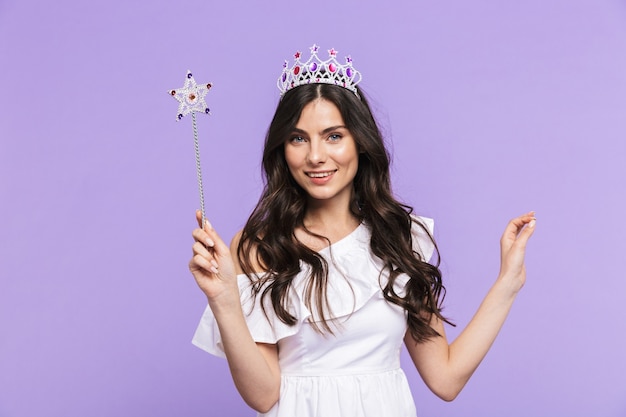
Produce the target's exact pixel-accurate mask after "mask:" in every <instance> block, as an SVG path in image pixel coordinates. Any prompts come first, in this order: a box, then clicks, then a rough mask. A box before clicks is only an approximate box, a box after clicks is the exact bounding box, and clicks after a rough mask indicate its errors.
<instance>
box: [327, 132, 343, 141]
mask: <svg viewBox="0 0 626 417" xmlns="http://www.w3.org/2000/svg"><path fill="white" fill-rule="evenodd" d="M341 138H342V136H341V135H340V134H339V133H333V134H332V135H330V136H328V140H330V141H331V142H337V141H338V140H340V139H341Z"/></svg>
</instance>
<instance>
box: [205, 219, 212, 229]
mask: <svg viewBox="0 0 626 417" xmlns="http://www.w3.org/2000/svg"><path fill="white" fill-rule="evenodd" d="M204 225H205V226H209V229H213V225H212V224H211V222H210V221H209V219H207V218H205V219H204Z"/></svg>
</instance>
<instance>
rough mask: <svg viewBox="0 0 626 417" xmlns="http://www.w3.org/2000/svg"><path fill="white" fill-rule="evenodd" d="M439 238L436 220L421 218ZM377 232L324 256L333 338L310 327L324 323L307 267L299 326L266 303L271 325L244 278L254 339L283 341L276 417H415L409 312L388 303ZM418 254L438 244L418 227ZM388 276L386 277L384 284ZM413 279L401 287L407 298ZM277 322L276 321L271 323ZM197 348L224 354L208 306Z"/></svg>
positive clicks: (296, 290) (295, 293)
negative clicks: (405, 358) (309, 297)
mask: <svg viewBox="0 0 626 417" xmlns="http://www.w3.org/2000/svg"><path fill="white" fill-rule="evenodd" d="M419 219H420V220H421V222H422V224H424V225H425V226H426V227H427V228H428V229H429V230H430V231H431V233H432V226H433V222H432V220H431V219H426V218H419ZM370 236H371V233H370V230H369V228H368V227H367V226H366V225H365V224H361V225H360V226H358V227H357V228H356V229H355V230H354V231H353V232H352V233H351V234H349V235H348V236H346V237H345V238H343V239H342V240H340V241H338V242H336V243H334V244H333V245H331V246H330V247H328V248H325V249H323V250H321V251H320V252H319V253H320V254H321V255H322V256H324V257H325V259H326V260H327V261H328V264H329V274H328V275H329V287H328V300H329V305H330V308H331V310H332V317H334V319H333V320H332V324H331V326H333V332H334V335H329V334H325V335H322V334H320V333H318V332H316V331H315V330H314V329H313V327H312V326H311V324H310V322H311V321H316V320H319V317H317V313H316V312H311V311H309V309H307V308H306V307H305V305H304V302H303V301H302V300H303V296H302V294H303V291H304V284H305V279H306V276H307V273H308V267H307V266H304V265H303V269H302V272H301V273H300V274H298V275H297V276H296V277H295V278H294V281H293V284H294V285H293V286H292V291H291V297H290V301H291V303H290V306H289V311H290V313H291V314H292V315H294V316H295V317H296V318H297V319H298V323H297V324H296V325H294V326H288V325H286V324H284V323H282V322H281V321H280V320H279V319H278V318H277V317H276V316H275V315H274V313H273V310H272V308H271V305H270V304H269V303H267V301H266V303H267V304H266V306H267V308H266V311H267V313H268V316H269V321H268V319H267V318H266V317H265V315H264V314H263V311H262V310H261V307H260V301H259V298H260V297H257V300H256V302H253V301H252V298H251V297H250V281H249V279H248V278H247V277H246V276H245V275H240V276H239V277H238V278H239V288H240V290H241V299H242V305H243V307H244V313H250V314H249V315H247V316H246V321H247V324H248V327H249V329H250V332H251V334H252V337H253V339H254V340H255V341H257V342H262V343H278V359H279V364H280V369H281V388H280V398H279V400H278V402H277V403H276V405H275V406H274V407H273V408H272V409H271V410H270V411H268V412H267V413H265V414H259V416H267V417H269V416H271V417H339V416H354V417H415V415H416V411H415V404H414V402H413V397H412V395H411V391H410V389H409V385H408V383H407V380H406V377H405V375H404V372H403V371H402V369H400V348H401V345H402V341H403V338H404V335H405V333H406V331H407V324H406V316H405V312H404V311H403V310H402V309H401V308H400V307H398V306H396V305H395V304H391V303H389V302H387V301H386V300H385V299H384V298H383V294H382V290H381V285H380V284H379V273H380V270H381V269H382V261H381V260H380V259H379V258H378V257H376V256H374V255H373V254H372V253H371V250H370V247H369V241H370ZM413 241H414V249H415V250H417V251H418V252H420V253H421V254H422V255H423V258H424V259H426V260H428V259H430V257H431V255H432V253H433V250H434V247H433V245H432V243H431V241H430V239H429V238H428V236H427V235H426V234H425V233H424V232H423V231H422V230H421V229H420V228H419V227H416V226H414V227H413ZM387 279H388V277H387V275H386V274H384V275H383V276H382V277H381V281H383V282H382V283H383V284H385V282H386V280H387ZM406 279H407V277H406V275H404V276H400V277H398V279H397V280H396V285H395V286H394V288H395V289H396V291H397V293H398V294H400V295H402V294H403V285H404V283H406ZM270 322H271V324H270ZM192 343H193V344H194V345H196V346H198V347H199V348H201V349H203V350H205V351H207V352H209V353H211V354H214V355H218V356H222V357H223V356H224V351H223V347H222V344H221V338H220V335H219V330H218V328H217V324H216V323H215V319H214V317H213V314H212V312H211V309H210V308H208V307H207V308H206V310H205V312H204V314H203V316H202V319H201V321H200V324H199V326H198V328H197V330H196V333H195V335H194V338H193V341H192Z"/></svg>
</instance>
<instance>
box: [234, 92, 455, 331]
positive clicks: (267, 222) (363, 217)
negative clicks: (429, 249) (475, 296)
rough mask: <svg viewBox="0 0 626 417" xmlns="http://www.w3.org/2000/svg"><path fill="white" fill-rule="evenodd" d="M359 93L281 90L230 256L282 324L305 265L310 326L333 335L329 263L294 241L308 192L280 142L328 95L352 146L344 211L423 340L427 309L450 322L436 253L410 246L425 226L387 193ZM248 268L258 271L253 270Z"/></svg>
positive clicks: (374, 132)
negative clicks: (403, 280) (258, 180)
mask: <svg viewBox="0 0 626 417" xmlns="http://www.w3.org/2000/svg"><path fill="white" fill-rule="evenodd" d="M359 96H360V97H357V96H356V95H355V94H354V93H352V92H350V91H349V90H347V89H345V88H342V87H339V86H335V85H329V84H308V85H302V86H299V87H296V88H294V89H292V90H289V91H288V92H287V93H285V95H284V96H283V97H282V99H281V100H280V102H279V103H278V106H277V109H276V113H275V114H274V118H273V120H272V122H271V124H270V126H269V129H268V132H267V135H266V137H265V147H264V151H263V175H264V180H265V186H264V189H263V192H262V195H261V198H260V199H259V202H258V203H257V205H256V207H255V209H254V211H253V212H252V214H251V215H250V218H249V219H248V221H247V223H246V225H245V226H244V228H243V230H242V234H241V238H240V241H239V246H238V248H237V254H238V257H239V261H240V264H241V267H242V269H243V271H244V273H246V274H247V275H248V277H250V279H251V280H252V283H253V294H254V296H255V297H257V296H260V297H261V306H262V308H263V309H264V311H265V308H266V307H265V306H266V302H265V297H269V300H271V305H272V308H273V309H274V311H275V312H276V315H277V316H278V318H279V319H280V320H281V321H282V322H284V323H286V324H288V325H295V324H296V322H297V319H296V318H295V317H294V316H293V315H292V314H291V313H290V312H289V292H290V288H291V285H292V281H293V278H294V277H295V276H296V275H297V274H298V273H299V272H300V262H301V261H302V262H303V263H305V264H308V265H309V266H310V270H311V276H310V277H309V278H308V281H307V282H306V286H305V291H304V303H305V305H306V306H307V308H308V309H309V310H310V311H315V312H316V313H317V316H318V317H321V318H322V320H321V322H320V323H321V326H318V325H317V324H316V323H311V324H312V325H313V326H314V327H315V328H316V329H317V330H318V331H320V332H324V331H327V332H329V333H333V331H332V329H331V326H329V322H328V319H329V314H331V313H332V312H330V311H329V310H330V309H329V306H328V300H327V297H326V288H327V282H328V264H327V262H326V261H325V259H324V258H323V257H322V256H321V255H320V254H319V253H317V252H316V251H314V250H312V249H310V248H308V247H307V246H305V245H304V244H302V242H300V241H299V240H298V239H297V238H296V235H295V230H296V229H297V228H302V229H304V230H305V231H307V229H306V228H305V227H304V223H303V219H304V215H305V212H306V209H307V194H306V192H305V191H304V190H303V189H302V188H301V187H300V186H299V185H298V184H297V183H296V181H295V180H294V179H293V177H292V176H291V174H290V172H289V168H288V166H287V163H286V160H285V151H284V147H285V142H286V141H287V140H288V138H289V137H290V135H291V134H292V132H293V129H294V128H295V126H296V124H297V122H298V120H299V118H300V114H301V112H302V109H303V108H304V107H305V106H306V105H307V104H309V103H310V102H312V101H314V100H316V99H324V100H327V101H329V102H331V103H333V104H335V106H337V108H338V109H339V112H340V113H341V116H342V118H343V121H344V124H345V126H346V128H347V129H348V130H349V131H350V133H351V134H352V136H353V138H354V140H355V142H356V144H357V149H358V150H359V165H358V171H357V173H356V176H355V178H354V192H353V199H352V202H351V205H350V211H351V212H352V214H353V215H354V216H355V217H356V218H357V219H358V220H359V221H361V222H364V223H365V224H367V226H368V227H369V228H370V230H371V232H372V237H371V240H370V247H371V250H372V252H373V253H374V254H375V255H376V256H377V257H379V258H380V259H381V260H382V261H383V262H384V265H385V269H386V270H387V271H388V272H389V280H388V281H387V283H386V284H385V285H384V287H383V288H382V291H383V294H384V297H385V299H386V300H387V301H388V302H390V303H393V304H396V305H398V306H400V307H402V308H403V309H404V310H406V312H407V322H408V327H409V330H410V332H411V334H412V335H413V337H414V338H415V339H416V340H418V341H423V340H426V339H428V338H431V337H434V336H436V335H438V333H437V332H436V331H435V330H434V329H433V328H432V327H431V326H430V324H429V323H430V320H431V318H432V315H433V314H434V315H436V316H437V317H439V318H440V319H442V320H444V321H446V322H448V323H449V321H448V320H447V319H445V318H444V317H443V316H442V315H441V303H442V301H443V298H444V296H445V287H444V286H443V284H442V281H441V272H440V270H439V252H438V250H436V252H437V257H436V264H435V265H432V264H430V263H428V262H426V261H427V260H425V259H422V256H421V254H420V253H418V252H415V251H414V250H413V246H412V236H411V227H412V226H413V223H417V227H420V228H422V229H423V230H424V231H426V233H427V235H428V236H430V234H429V233H428V230H427V229H426V228H425V227H424V225H423V224H421V223H419V222H418V221H417V220H416V219H415V218H412V216H410V214H411V213H412V211H413V209H412V208H411V207H410V206H408V205H405V204H403V203H400V202H398V201H397V200H396V199H395V198H394V197H393V195H392V191H391V183H390V174H389V164H390V158H389V154H388V152H387V149H386V148H385V144H384V140H383V137H382V134H381V132H380V129H379V128H378V125H377V124H376V121H375V119H374V116H373V115H372V112H371V110H370V106H369V104H368V102H367V99H366V97H365V95H364V93H363V91H362V90H359ZM307 232H308V233H310V234H312V235H314V236H317V237H321V238H324V237H323V236H318V235H315V234H313V233H312V232H309V231H307ZM430 238H431V239H432V237H430ZM324 239H325V238H324ZM326 240H328V239H326ZM329 243H330V242H329ZM433 243H434V241H433ZM435 249H436V245H435ZM255 265H258V266H260V267H261V268H262V269H263V271H264V272H263V273H260V274H259V271H258V270H255V269H258V267H256V268H255ZM402 273H405V274H407V275H408V276H409V278H410V279H409V280H408V283H407V284H406V287H405V294H404V296H403V297H401V296H399V295H398V294H397V293H396V292H395V291H394V282H395V280H396V278H397V277H398V276H399V275H400V274H402ZM381 274H382V271H381ZM320 327H321V328H320Z"/></svg>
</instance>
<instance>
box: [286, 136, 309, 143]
mask: <svg viewBox="0 0 626 417" xmlns="http://www.w3.org/2000/svg"><path fill="white" fill-rule="evenodd" d="M289 142H290V143H304V142H306V139H304V138H303V137H302V136H292V137H291V138H290V139H289Z"/></svg>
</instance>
